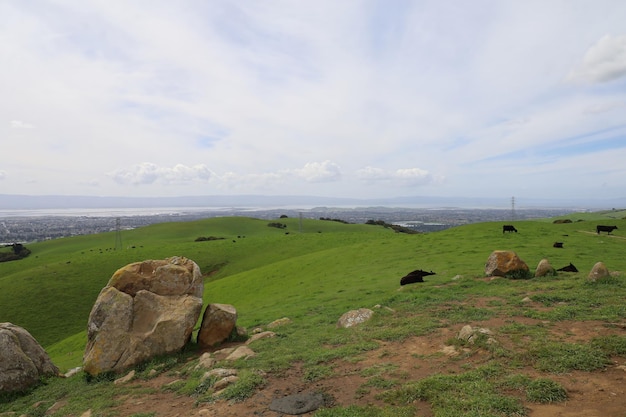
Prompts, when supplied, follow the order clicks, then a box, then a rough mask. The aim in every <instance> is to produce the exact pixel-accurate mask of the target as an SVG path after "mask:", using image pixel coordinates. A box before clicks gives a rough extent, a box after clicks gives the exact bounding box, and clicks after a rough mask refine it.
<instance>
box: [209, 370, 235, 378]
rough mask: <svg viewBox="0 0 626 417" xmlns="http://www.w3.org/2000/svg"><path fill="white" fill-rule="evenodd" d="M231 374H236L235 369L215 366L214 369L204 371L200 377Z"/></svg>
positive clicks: (222, 376) (219, 376) (220, 376)
mask: <svg viewBox="0 0 626 417" xmlns="http://www.w3.org/2000/svg"><path fill="white" fill-rule="evenodd" d="M233 375H237V370H236V369H230V368H216V369H211V370H210V371H208V372H206V373H205V374H204V376H203V377H202V379H207V378H210V377H212V376H214V377H217V378H226V377H227V376H233Z"/></svg>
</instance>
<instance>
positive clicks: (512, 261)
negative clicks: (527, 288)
mask: <svg viewBox="0 0 626 417" xmlns="http://www.w3.org/2000/svg"><path fill="white" fill-rule="evenodd" d="M528 271H529V269H528V265H527V264H526V262H524V261H522V260H521V259H520V257H519V256H517V254H516V253H515V252H513V251H509V250H496V251H493V252H492V253H491V255H489V258H488V259H487V263H486V264H485V274H486V275H487V276H489V277H491V276H497V277H513V278H515V277H526V276H527V275H528Z"/></svg>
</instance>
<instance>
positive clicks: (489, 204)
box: [0, 194, 626, 210]
mask: <svg viewBox="0 0 626 417" xmlns="http://www.w3.org/2000/svg"><path fill="white" fill-rule="evenodd" d="M298 206H306V207H319V206H330V207H333V206H335V207H370V206H374V207H375V206H383V207H423V208H429V207H439V208H441V207H461V208H509V207H511V199H510V198H487V197H476V198H471V197H432V196H403V197H393V198H372V199H359V198H341V197H320V196H293V195H292V196H289V195H274V196H272V195H206V196H181V197H111V196H109V197H94V196H80V195H70V196H65V195H19V194H0V210H36V209H61V208H63V209H66V208H85V209H90V208H151V207H227V208H230V207H259V208H268V207H298ZM516 207H517V208H525V207H563V208H565V207H567V208H580V209H611V208H621V207H626V198H615V199H598V200H583V199H554V200H552V199H550V200H548V199H525V198H516Z"/></svg>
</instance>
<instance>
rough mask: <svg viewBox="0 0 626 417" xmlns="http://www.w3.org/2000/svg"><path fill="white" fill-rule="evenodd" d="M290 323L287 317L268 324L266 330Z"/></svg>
mask: <svg viewBox="0 0 626 417" xmlns="http://www.w3.org/2000/svg"><path fill="white" fill-rule="evenodd" d="M289 323H291V319H290V318H288V317H283V318H282V319H278V320H274V321H273V322H271V323H270V324H268V325H267V328H268V329H274V328H276V327H280V326H284V325H285V324H289Z"/></svg>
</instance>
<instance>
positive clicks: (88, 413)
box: [80, 408, 92, 417]
mask: <svg viewBox="0 0 626 417" xmlns="http://www.w3.org/2000/svg"><path fill="white" fill-rule="evenodd" d="M91 413H92V411H91V408H90V409H89V410H87V411H85V412H84V413H82V414H81V415H80V417H91Z"/></svg>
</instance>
